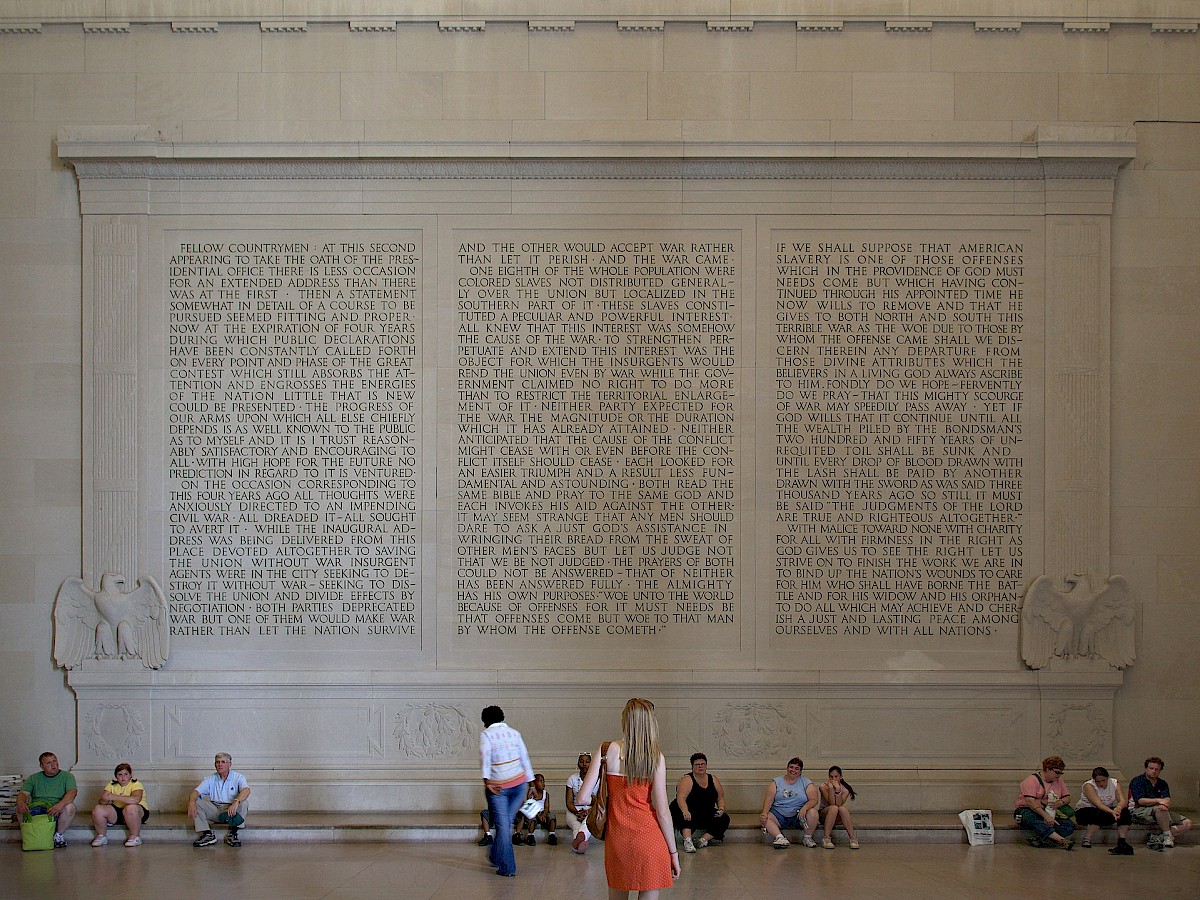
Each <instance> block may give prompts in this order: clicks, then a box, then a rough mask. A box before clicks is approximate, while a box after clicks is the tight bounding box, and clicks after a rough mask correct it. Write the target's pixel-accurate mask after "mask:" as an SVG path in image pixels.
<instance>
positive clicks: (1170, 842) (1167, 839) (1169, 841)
mask: <svg viewBox="0 0 1200 900" xmlns="http://www.w3.org/2000/svg"><path fill="white" fill-rule="evenodd" d="M1162 845H1163V846H1164V847H1174V846H1175V838H1174V837H1172V836H1171V835H1169V834H1167V835H1163V839H1162Z"/></svg>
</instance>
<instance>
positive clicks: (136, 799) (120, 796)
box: [92, 763, 150, 847]
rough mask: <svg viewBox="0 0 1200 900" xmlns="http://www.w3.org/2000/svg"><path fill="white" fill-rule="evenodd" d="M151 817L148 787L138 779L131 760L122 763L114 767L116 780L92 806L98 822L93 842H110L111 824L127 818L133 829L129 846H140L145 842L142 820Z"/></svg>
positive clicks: (101, 845) (94, 816)
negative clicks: (147, 795) (147, 796)
mask: <svg viewBox="0 0 1200 900" xmlns="http://www.w3.org/2000/svg"><path fill="white" fill-rule="evenodd" d="M149 818H150V806H149V805H148V804H147V803H146V789H145V788H144V787H142V783H141V782H140V781H137V780H135V779H134V777H133V767H132V766H130V765H129V763H118V764H117V767H116V769H114V770H113V780H112V781H111V782H109V785H108V787H106V788H105V789H104V793H102V794H101V795H100V802H98V803H97V804H96V807H95V808H94V809H93V810H92V823H93V824H94V825H95V826H96V839H95V840H94V841H92V846H93V847H103V846H104V845H105V844H107V843H108V826H109V825H116V824H117V822H119V821H124V823H125V827H126V828H127V829H128V830H129V840H127V841H126V842H125V846H126V847H138V846H140V845H141V843H142V823H143V822H145V821H146V820H147V819H149Z"/></svg>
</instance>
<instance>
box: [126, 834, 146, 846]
mask: <svg viewBox="0 0 1200 900" xmlns="http://www.w3.org/2000/svg"><path fill="white" fill-rule="evenodd" d="M125 846H126V847H140V846H142V839H141V838H140V837H138V836H137V835H136V834H135V835H134V836H133V837H131V838H130V839H129V840H127V841H126V842H125Z"/></svg>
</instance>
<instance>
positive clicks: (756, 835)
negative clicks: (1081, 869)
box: [3, 810, 1137, 845]
mask: <svg viewBox="0 0 1200 900" xmlns="http://www.w3.org/2000/svg"><path fill="white" fill-rule="evenodd" d="M732 819H733V822H732V825H731V826H730V829H729V831H728V832H727V833H726V835H725V839H726V840H727V841H730V842H737V843H751V842H755V841H761V842H763V843H764V845H765V843H766V838H765V837H764V836H763V834H762V833H761V831H760V830H759V827H758V816H757V814H754V813H736V814H734V815H733V816H732ZM562 821H563V820H562V819H560V824H561V823H562ZM992 821H993V825H994V827H995V830H996V842H997V843H1014V842H1016V841H1023V840H1024V839H1025V837H1026V836H1027V835H1026V834H1024V833H1022V832H1021V831H1020V830H1019V829H1018V828H1017V827H1016V823H1015V822H1013V819H1012V816H1011V815H1010V814H1009V812H1008V811H1007V810H993V812H992ZM854 824H855V829H856V831H857V832H858V837H859V840H860V841H862V842H863V843H864V844H865V843H874V844H885V843H886V844H961V843H966V840H967V838H966V832H965V831H964V830H963V827H962V824H961V823H960V822H959V821H958V814H957V813H919V814H900V813H866V812H864V813H860V814H856V815H855V816H854ZM3 828H4V831H5V832H6V834H5V837H4V840H6V841H9V842H11V841H20V839H21V835H20V829H19V828H17V827H16V826H15V825H13V824H11V823H5V825H4V826H3ZM1136 830H1137V829H1136V828H1135V831H1136ZM216 831H217V834H218V835H221V836H223V835H224V828H223V826H218V827H217V829H216ZM109 832H110V840H111V841H113V842H114V843H115V842H117V841H118V839H119V840H120V841H122V842H123V841H124V840H125V830H124V828H121V827H117V826H112V827H111V828H110V829H109ZM245 835H246V839H247V840H248V841H249V840H253V841H262V842H292V843H371V842H376V843H389V842H393V841H409V842H421V841H425V842H436V841H450V842H456V843H457V842H464V841H477V840H479V838H480V835H481V832H480V829H479V818H478V816H477V815H471V814H466V813H409V814H404V815H403V816H401V815H389V814H386V813H251V817H250V820H249V822H248V824H247V825H246V828H245ZM94 836H95V833H94V832H93V831H92V828H91V823H90V821H89V820H88V819H87V818H86V817H77V818H76V821H75V823H74V824H73V825H72V826H71V829H70V831H69V832H68V834H67V840H68V842H69V843H70V844H73V845H79V844H87V843H89V842H90V841H91V840H92V838H93V837H94ZM142 836H143V838H144V839H145V840H146V841H154V842H156V843H188V842H191V841H192V840H193V839H194V837H195V834H194V830H193V826H192V823H191V822H190V821H188V820H187V819H186V818H185V817H184V816H183V815H182V814H179V813H157V812H156V813H154V814H153V815H152V816H151V818H150V821H149V822H147V823H146V824H145V825H143V826H142ZM570 836H571V834H570V831H569V830H568V829H567V828H565V827H560V828H559V829H558V839H559V841H560V843H562V844H566V843H567V842H568V841H569V840H570ZM788 837H789V839H791V840H792V842H793V843H795V844H799V842H800V836H799V835H798V834H794V833H792V832H788ZM537 838H538V843H539V844H540V843H544V842H545V832H544V831H541V830H539V831H538V832H537ZM845 840H846V837H845V833H844V832H843V831H842V829H841V828H840V827H838V828H837V829H835V831H834V842H835V843H838V844H840V843H844V842H845ZM1101 840H1107V842H1108V843H1109V844H1112V843H1114V842H1115V841H1116V836H1115V832H1111V831H1105V832H1101Z"/></svg>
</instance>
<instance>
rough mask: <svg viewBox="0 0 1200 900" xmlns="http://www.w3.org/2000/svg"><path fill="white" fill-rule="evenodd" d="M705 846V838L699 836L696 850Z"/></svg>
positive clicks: (706, 840)
mask: <svg viewBox="0 0 1200 900" xmlns="http://www.w3.org/2000/svg"><path fill="white" fill-rule="evenodd" d="M707 846H708V839H707V838H700V839H699V840H697V841H696V849H697V850H703V849H704V848H705V847H707Z"/></svg>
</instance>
